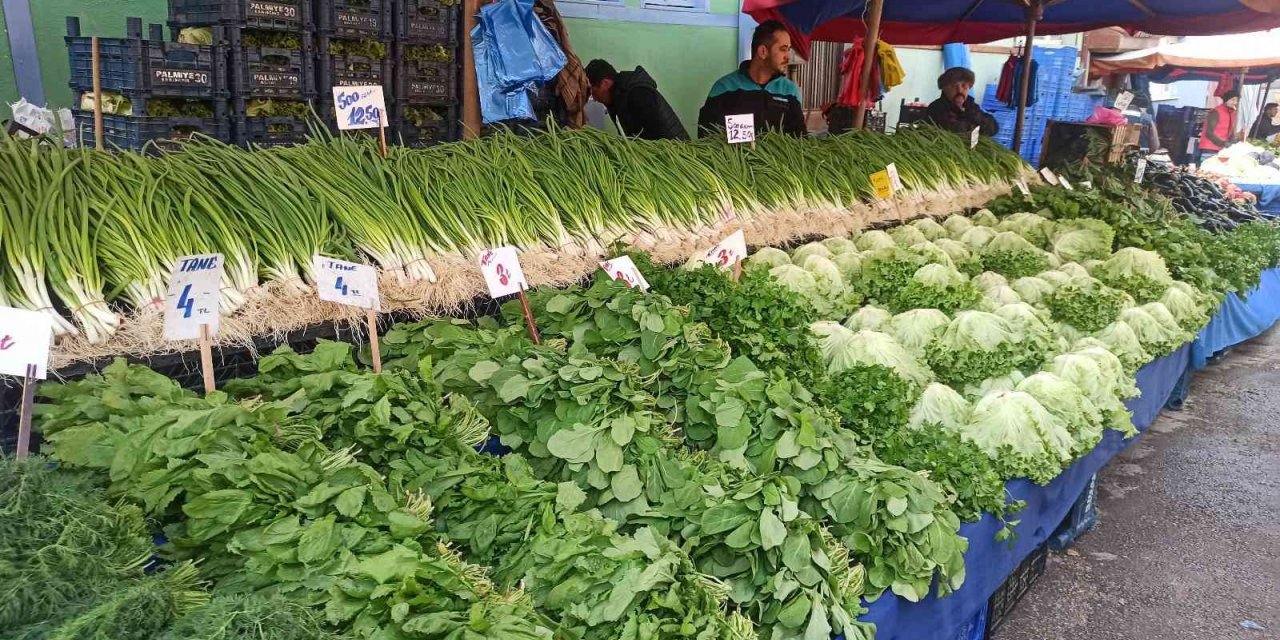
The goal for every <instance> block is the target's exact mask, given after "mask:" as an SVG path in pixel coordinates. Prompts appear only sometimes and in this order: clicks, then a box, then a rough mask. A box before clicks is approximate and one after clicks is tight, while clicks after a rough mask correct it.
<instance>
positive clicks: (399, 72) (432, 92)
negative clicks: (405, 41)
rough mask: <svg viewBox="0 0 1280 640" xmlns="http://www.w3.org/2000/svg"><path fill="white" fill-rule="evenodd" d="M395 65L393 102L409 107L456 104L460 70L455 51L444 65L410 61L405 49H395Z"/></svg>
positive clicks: (460, 75) (442, 63) (441, 63)
mask: <svg viewBox="0 0 1280 640" xmlns="http://www.w3.org/2000/svg"><path fill="white" fill-rule="evenodd" d="M396 53H397V55H396V63H395V96H396V100H397V101H400V102H405V103H409V104H454V103H456V102H457V101H458V86H459V84H460V83H461V77H462V68H461V66H460V65H459V64H458V61H457V53H458V52H456V51H450V53H452V54H453V56H454V59H453V60H451V61H448V62H426V61H421V62H416V61H415V62H410V61H408V60H406V56H405V55H404V54H405V47H403V46H401V47H397V51H396Z"/></svg>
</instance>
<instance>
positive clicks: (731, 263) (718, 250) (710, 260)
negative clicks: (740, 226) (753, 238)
mask: <svg viewBox="0 0 1280 640" xmlns="http://www.w3.org/2000/svg"><path fill="white" fill-rule="evenodd" d="M746 259H747V236H746V234H744V233H743V232H742V231H741V230H738V231H734V232H733V233H731V234H729V236H728V237H726V238H725V239H724V240H721V241H720V242H719V243H718V244H716V246H714V247H711V248H710V249H708V250H707V252H706V253H704V254H702V257H701V258H700V261H701V262H703V263H705V264H714V265H716V266H717V267H720V268H721V269H736V268H737V265H739V264H741V262H742V261H743V260H746Z"/></svg>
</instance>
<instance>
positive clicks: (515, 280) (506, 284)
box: [480, 247, 542, 344]
mask: <svg viewBox="0 0 1280 640" xmlns="http://www.w3.org/2000/svg"><path fill="white" fill-rule="evenodd" d="M480 273H481V274H483V275H484V282H485V284H486V285H488V286H489V296H490V297H493V298H501V297H503V296H509V295H511V294H513V293H515V294H519V295H520V309H521V310H522V311H524V322H525V326H526V327H527V328H528V329H529V338H530V339H531V340H533V343H534V344H542V336H541V335H539V333H538V325H537V323H536V322H534V320H533V310H532V309H531V308H530V307H529V296H528V295H526V294H525V290H526V289H528V288H529V282H528V281H527V280H525V279H524V269H522V268H520V257H519V256H518V255H516V248H515V247H497V248H495V249H486V250H485V251H484V252H482V253H481V254H480Z"/></svg>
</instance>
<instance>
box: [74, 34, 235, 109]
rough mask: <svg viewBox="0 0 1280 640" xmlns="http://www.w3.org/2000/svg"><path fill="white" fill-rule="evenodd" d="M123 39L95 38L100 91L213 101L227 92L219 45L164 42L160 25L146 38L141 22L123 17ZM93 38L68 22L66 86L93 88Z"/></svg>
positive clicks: (77, 89) (225, 69)
mask: <svg viewBox="0 0 1280 640" xmlns="http://www.w3.org/2000/svg"><path fill="white" fill-rule="evenodd" d="M126 24H127V26H126V34H127V35H126V37H124V38H99V39H98V61H99V77H100V79H101V83H102V89H103V91H112V92H117V93H123V94H126V95H130V94H133V95H138V94H141V95H152V96H166V97H185V98H214V97H217V96H222V95H224V94H226V92H227V79H226V77H227V61H226V58H225V57H224V56H223V51H222V48H221V47H217V46H207V45H195V44H179V43H176V42H165V41H164V27H163V25H158V24H153V25H151V28H150V33H149V34H147V35H148V37H146V38H144V37H143V33H142V19H141V18H128V19H127V21H126ZM92 40H93V39H92V38H90V37H88V36H81V35H80V19H79V18H76V17H69V18H67V37H66V42H67V58H68V59H69V60H70V63H71V83H70V85H71V88H72V89H73V90H75V91H91V90H93V44H92Z"/></svg>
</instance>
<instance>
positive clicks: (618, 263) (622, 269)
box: [600, 256, 649, 291]
mask: <svg viewBox="0 0 1280 640" xmlns="http://www.w3.org/2000/svg"><path fill="white" fill-rule="evenodd" d="M600 268H601V269H604V272H605V273H607V274H609V277H610V278H613V279H614V280H618V281H621V282H625V283H627V286H628V287H631V288H633V289H634V288H636V287H639V288H640V290H641V291H648V290H649V281H648V280H645V279H644V274H643V273H640V269H638V268H637V267H636V263H635V262H634V261H632V260H631V258H630V257H629V256H619V257H617V258H614V259H612V260H606V261H604V262H601V263H600Z"/></svg>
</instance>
